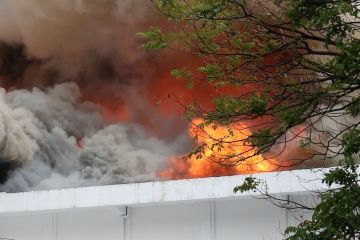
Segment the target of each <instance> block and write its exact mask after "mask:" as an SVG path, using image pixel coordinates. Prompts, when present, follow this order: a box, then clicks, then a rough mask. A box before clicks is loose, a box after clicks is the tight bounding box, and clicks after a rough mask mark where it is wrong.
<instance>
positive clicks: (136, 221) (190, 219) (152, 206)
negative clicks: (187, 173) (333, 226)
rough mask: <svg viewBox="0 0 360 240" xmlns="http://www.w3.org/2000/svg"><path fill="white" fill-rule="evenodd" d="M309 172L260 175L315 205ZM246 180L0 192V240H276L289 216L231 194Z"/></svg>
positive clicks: (275, 189)
mask: <svg viewBox="0 0 360 240" xmlns="http://www.w3.org/2000/svg"><path fill="white" fill-rule="evenodd" d="M299 176H300V177H302V179H304V180H306V179H308V180H309V179H321V177H320V178H319V176H317V175H313V174H312V173H311V172H310V171H309V170H300V171H293V172H283V173H267V174H259V175H257V177H258V178H262V179H265V180H266V181H267V182H268V184H269V185H268V187H269V191H270V192H271V193H272V194H277V195H278V196H280V195H281V196H283V197H284V198H286V197H290V199H291V200H299V199H300V200H301V201H302V202H303V203H305V204H306V203H308V204H313V201H314V198H313V196H312V195H310V192H309V191H308V190H306V189H315V188H317V189H319V188H320V187H322V185H321V183H320V182H319V181H318V182H316V181H305V183H306V184H304V185H302V184H301V183H299ZM245 177H246V176H232V177H221V178H208V179H191V180H179V181H167V182H154V183H138V184H125V185H115V186H102V187H90V188H80V189H65V190H52V191H42V192H29V193H16V194H7V193H1V194H0V239H11V240H12V239H13V240H115V239H117V240H235V239H236V240H242V239H243V240H277V239H283V237H282V232H283V231H284V229H285V228H286V227H287V226H289V225H294V224H296V221H297V220H296V219H297V218H298V217H299V216H301V215H304V216H305V217H309V216H310V214H309V213H308V214H305V213H303V212H298V213H292V212H290V211H288V210H285V209H282V208H278V207H276V206H274V205H272V204H270V203H268V202H267V201H265V200H257V199H254V198H253V197H251V196H249V195H248V193H242V194H234V193H233V192H232V189H233V187H234V186H236V185H237V184H240V183H241V182H243V180H244V178H245Z"/></svg>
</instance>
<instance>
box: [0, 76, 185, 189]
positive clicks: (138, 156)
mask: <svg viewBox="0 0 360 240" xmlns="http://www.w3.org/2000/svg"><path fill="white" fill-rule="evenodd" d="M79 97H80V94H79V89H78V87H77V86H76V85H75V84H74V83H64V84H59V85H56V86H55V87H53V88H48V89H46V90H45V91H42V90H40V89H38V88H34V89H33V90H32V91H28V90H16V91H12V92H9V93H5V92H4V91H2V95H1V100H0V108H1V110H0V118H1V126H0V127H1V129H0V132H1V136H0V146H1V159H2V160H3V161H12V162H16V163H17V164H19V165H22V167H21V168H19V169H17V170H15V171H14V172H12V173H11V174H10V177H9V179H8V180H7V182H6V183H5V184H4V185H2V186H1V187H0V189H1V190H2V191H10V192H12V191H27V190H32V189H50V188H63V187H74V186H87V185H99V184H114V183H124V182H133V181H147V180H154V179H156V173H157V171H159V170H160V169H162V168H164V167H165V166H166V160H167V159H169V157H170V156H172V155H174V154H178V153H179V150H181V149H179V146H182V145H184V144H183V143H182V142H181V141H183V139H182V138H181V137H179V138H177V139H174V140H173V141H172V142H168V143H165V142H164V141H161V140H159V139H157V138H155V137H150V136H148V134H146V132H145V130H144V129H143V128H142V127H141V126H139V125H135V124H124V123H122V124H113V125H108V126H104V122H103V120H102V117H101V115H100V112H99V109H98V107H97V106H96V105H94V104H92V103H88V102H84V103H82V102H80V98H79Z"/></svg>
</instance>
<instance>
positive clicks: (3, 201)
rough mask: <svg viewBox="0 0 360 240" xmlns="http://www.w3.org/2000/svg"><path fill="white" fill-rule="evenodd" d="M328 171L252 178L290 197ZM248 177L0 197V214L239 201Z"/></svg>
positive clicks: (315, 184)
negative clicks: (236, 190) (240, 189)
mask: <svg viewBox="0 0 360 240" xmlns="http://www.w3.org/2000/svg"><path fill="white" fill-rule="evenodd" d="M328 170H329V169H321V170H317V171H314V170H296V171H284V172H271V173H260V174H254V176H256V177H257V178H258V179H264V180H266V181H267V185H268V187H269V192H270V193H273V194H291V195H293V194H304V193H309V190H315V189H319V188H322V187H324V186H323V185H322V184H321V182H320V180H319V177H321V175H322V174H323V172H326V171H328ZM247 176H249V175H237V176H227V177H211V178H202V179H185V180H172V181H160V182H146V183H132V184H119V185H108V186H94V187H84V188H70V189H60V190H50V191H36V192H23V193H0V213H16V212H33V211H56V210H65V209H75V208H89V207H110V206H132V205H139V204H159V203H170V202H178V201H206V200H210V199H211V200H217V199H231V198H241V197H246V196H248V195H249V193H238V194H234V193H233V188H234V187H235V186H237V185H239V184H241V183H242V182H243V181H244V179H245V177H247Z"/></svg>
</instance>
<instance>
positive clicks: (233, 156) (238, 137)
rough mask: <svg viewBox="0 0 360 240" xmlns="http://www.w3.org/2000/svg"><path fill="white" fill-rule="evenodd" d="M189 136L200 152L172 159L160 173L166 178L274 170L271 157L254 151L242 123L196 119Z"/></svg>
mask: <svg viewBox="0 0 360 240" xmlns="http://www.w3.org/2000/svg"><path fill="white" fill-rule="evenodd" d="M192 123H193V124H192V125H191V127H190V129H189V135H190V136H191V137H193V138H194V139H195V141H196V145H197V146H200V148H201V149H200V151H199V153H195V154H193V155H191V156H189V158H188V159H184V160H181V159H179V158H173V159H171V166H170V167H169V168H168V169H165V170H164V171H162V172H160V174H159V175H160V177H162V178H165V179H181V178H201V177H209V176H225V175H226V176H229V175H237V174H247V173H254V172H269V171H274V170H276V169H277V166H276V164H274V161H276V160H274V159H272V160H266V159H264V158H263V156H261V155H257V154H256V149H255V148H254V147H252V146H250V145H249V144H248V143H247V142H246V139H247V138H248V137H249V136H250V135H251V132H250V130H248V129H247V127H246V126H245V125H244V124H241V123H234V124H231V125H229V126H227V127H225V126H222V125H215V124H205V123H204V120H203V119H195V120H194V121H193V122H192Z"/></svg>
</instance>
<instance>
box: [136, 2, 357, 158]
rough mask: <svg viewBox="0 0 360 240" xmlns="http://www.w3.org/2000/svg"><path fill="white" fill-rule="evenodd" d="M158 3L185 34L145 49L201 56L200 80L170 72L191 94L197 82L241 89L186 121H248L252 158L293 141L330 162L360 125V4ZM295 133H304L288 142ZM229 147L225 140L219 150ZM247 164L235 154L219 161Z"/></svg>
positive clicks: (191, 109)
mask: <svg viewBox="0 0 360 240" xmlns="http://www.w3.org/2000/svg"><path fill="white" fill-rule="evenodd" d="M153 2H154V4H155V6H157V7H158V9H159V10H160V11H161V12H162V13H164V14H165V15H167V16H168V17H169V18H170V19H171V20H173V21H175V22H177V24H178V26H179V27H180V28H181V29H182V30H180V31H177V32H173V33H170V34H164V33H163V32H162V30H161V29H160V28H158V27H154V28H152V29H150V31H148V32H145V33H141V34H140V37H141V38H143V39H144V40H146V42H145V43H144V44H143V47H144V48H147V49H162V48H170V49H176V50H181V51H185V52H188V53H190V54H192V55H195V56H197V57H199V58H200V59H201V60H202V61H203V63H204V65H203V66H200V67H199V68H198V72H195V73H194V72H190V71H189V70H186V69H174V70H173V71H172V73H173V74H174V75H175V76H177V77H182V78H187V79H188V80H189V82H190V84H189V86H192V81H193V80H194V79H200V80H203V81H208V82H209V84H211V85H213V86H216V87H218V88H224V87H230V88H233V89H238V91H237V92H236V93H235V94H234V93H233V94H228V93H225V94H219V95H218V96H216V97H214V99H213V102H214V109H211V110H209V109H204V108H203V107H202V106H201V105H200V104H198V103H194V104H192V105H190V106H188V107H187V116H188V117H189V119H193V118H195V117H201V118H202V119H204V122H203V123H202V125H200V126H199V127H203V126H204V125H210V124H218V123H220V124H225V125H229V124H231V123H233V122H242V123H244V124H245V125H246V126H247V127H248V128H249V129H250V130H251V132H252V134H251V135H250V136H248V138H247V139H246V141H245V142H246V143H247V144H248V145H250V146H252V147H253V148H254V150H256V151H253V152H254V154H253V155H259V154H263V153H266V152H269V149H270V148H271V147H272V146H273V145H274V144H281V146H282V150H284V149H285V148H286V145H287V144H286V143H288V142H290V141H291V140H293V139H294V138H296V137H301V144H302V146H303V147H307V148H309V149H311V151H312V154H311V156H309V158H314V157H316V158H318V159H319V158H322V159H327V160H329V159H330V158H336V157H337V156H339V155H341V154H342V153H343V144H342V136H343V134H344V133H345V132H347V131H349V130H352V129H356V128H357V127H358V125H359V121H357V120H356V117H357V116H358V115H359V113H360V105H359V103H360V98H359V95H358V90H359V88H360V82H359V71H360V70H359V69H360V68H359V66H360V44H359V38H358V30H359V29H358V28H359V27H360V25H359V24H360V22H359V21H358V20H359V19H358V15H359V10H358V8H357V6H358V3H359V1H348V0H346V1H345V0H344V1H328V0H323V1H321V0H317V1H305V0H304V1H300V0H292V1H256V0H253V1H244V0H211V1H208V0H153ZM243 89H248V90H245V91H244V90H243ZM324 125H326V126H325V127H324ZM296 126H301V128H300V129H301V130H296V131H295V132H294V134H292V137H288V136H287V135H286V133H289V132H290V131H294V129H295V127H296ZM241 142H244V141H243V140H241ZM224 143H226V139H224V138H222V139H219V141H218V142H217V145H219V146H221V145H222V144H224ZM232 144H236V142H232ZM202 150H203V148H198V150H197V151H195V152H192V153H191V154H199V153H201V151H202ZM282 150H280V151H278V152H277V153H276V154H279V153H281V152H282ZM249 157H251V156H247V158H249ZM274 157H276V155H275V154H272V155H271V154H270V155H269V154H268V155H267V158H269V159H271V158H274ZM244 160H245V159H244V157H243V156H242V155H241V153H238V154H235V155H228V156H225V157H224V159H223V161H222V162H223V163H224V162H226V163H227V164H229V165H231V164H239V163H241V162H242V161H244ZM304 160H305V159H301V160H299V161H297V162H295V164H297V163H299V162H300V161H304ZM291 164H294V163H293V162H292V163H291Z"/></svg>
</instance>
